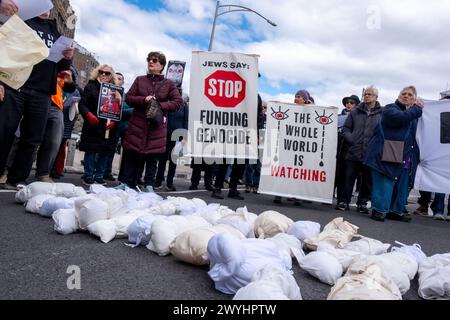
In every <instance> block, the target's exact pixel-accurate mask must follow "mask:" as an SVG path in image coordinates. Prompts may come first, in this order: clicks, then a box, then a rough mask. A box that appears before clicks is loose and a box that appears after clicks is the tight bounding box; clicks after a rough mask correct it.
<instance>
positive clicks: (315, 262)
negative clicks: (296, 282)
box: [299, 251, 344, 285]
mask: <svg viewBox="0 0 450 320" xmlns="http://www.w3.org/2000/svg"><path fill="white" fill-rule="evenodd" d="M299 264H300V268H302V269H303V270H305V271H306V272H308V273H309V274H310V275H311V276H313V277H315V278H317V279H319V280H320V281H321V282H323V283H326V284H329V285H334V284H335V283H336V281H337V280H338V279H339V278H340V277H342V274H343V273H344V270H343V268H342V265H341V264H340V262H339V261H338V260H337V259H336V258H335V257H334V256H332V255H331V254H329V253H327V252H323V251H317V252H312V253H310V254H308V255H307V256H305V257H303V258H302V259H300V260H299Z"/></svg>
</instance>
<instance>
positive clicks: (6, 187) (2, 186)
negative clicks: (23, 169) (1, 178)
mask: <svg viewBox="0 0 450 320" xmlns="http://www.w3.org/2000/svg"><path fill="white" fill-rule="evenodd" d="M17 186H18V184H15V183H11V182H9V181H6V182H5V183H2V184H0V189H2V190H10V191H18V190H19V188H18V187H17Z"/></svg>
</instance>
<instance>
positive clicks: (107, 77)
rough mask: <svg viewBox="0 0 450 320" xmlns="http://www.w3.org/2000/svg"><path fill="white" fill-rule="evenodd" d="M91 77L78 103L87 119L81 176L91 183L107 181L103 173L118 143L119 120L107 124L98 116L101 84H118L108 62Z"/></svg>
mask: <svg viewBox="0 0 450 320" xmlns="http://www.w3.org/2000/svg"><path fill="white" fill-rule="evenodd" d="M90 79H91V80H89V82H88V84H87V85H86V87H85V88H84V91H83V94H82V95H81V101H80V103H79V106H78V108H79V110H80V114H81V115H82V116H83V119H84V124H83V131H82V133H81V142H80V151H84V152H85V154H84V175H83V178H82V179H83V182H84V184H85V185H88V186H89V185H91V184H93V183H99V184H103V185H104V184H105V181H104V180H103V176H104V175H105V166H106V161H107V160H108V155H109V154H111V152H114V150H115V148H116V144H117V138H116V133H115V130H116V122H110V124H109V125H108V124H107V120H105V119H99V118H98V117H97V116H96V115H97V109H98V100H99V96H100V87H101V84H102V83H112V84H114V83H115V73H114V69H113V68H112V67H110V66H108V65H106V64H104V65H101V66H99V67H97V68H96V69H94V70H93V71H92V74H91V78H90ZM106 130H110V133H109V138H106Z"/></svg>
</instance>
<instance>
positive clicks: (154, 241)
mask: <svg viewBox="0 0 450 320" xmlns="http://www.w3.org/2000/svg"><path fill="white" fill-rule="evenodd" d="M210 226H211V224H209V223H208V222H207V221H206V220H205V219H203V218H202V217H198V216H187V217H182V216H169V217H167V218H165V219H162V218H158V219H156V220H155V221H154V222H153V224H152V236H151V238H150V242H149V244H148V245H147V249H149V250H150V251H152V252H155V253H157V254H158V255H160V256H167V255H168V254H169V253H170V244H171V243H172V241H173V240H175V238H176V237H177V236H178V235H180V234H181V233H183V232H185V231H187V230H190V229H196V228H201V227H210Z"/></svg>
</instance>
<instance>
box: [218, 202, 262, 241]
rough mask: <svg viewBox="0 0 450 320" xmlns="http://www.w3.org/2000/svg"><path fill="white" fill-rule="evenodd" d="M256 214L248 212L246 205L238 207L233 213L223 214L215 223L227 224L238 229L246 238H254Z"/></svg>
mask: <svg viewBox="0 0 450 320" xmlns="http://www.w3.org/2000/svg"><path fill="white" fill-rule="evenodd" d="M257 218H258V216H257V215H256V214H254V213H251V212H248V210H247V207H244V208H239V209H237V210H236V213H234V214H228V215H226V216H223V217H222V218H220V219H219V220H218V221H217V224H227V225H230V226H232V227H234V228H236V229H238V230H239V231H241V232H242V234H243V235H244V236H245V237H246V238H254V237H255V233H254V228H255V222H256V219H257Z"/></svg>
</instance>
